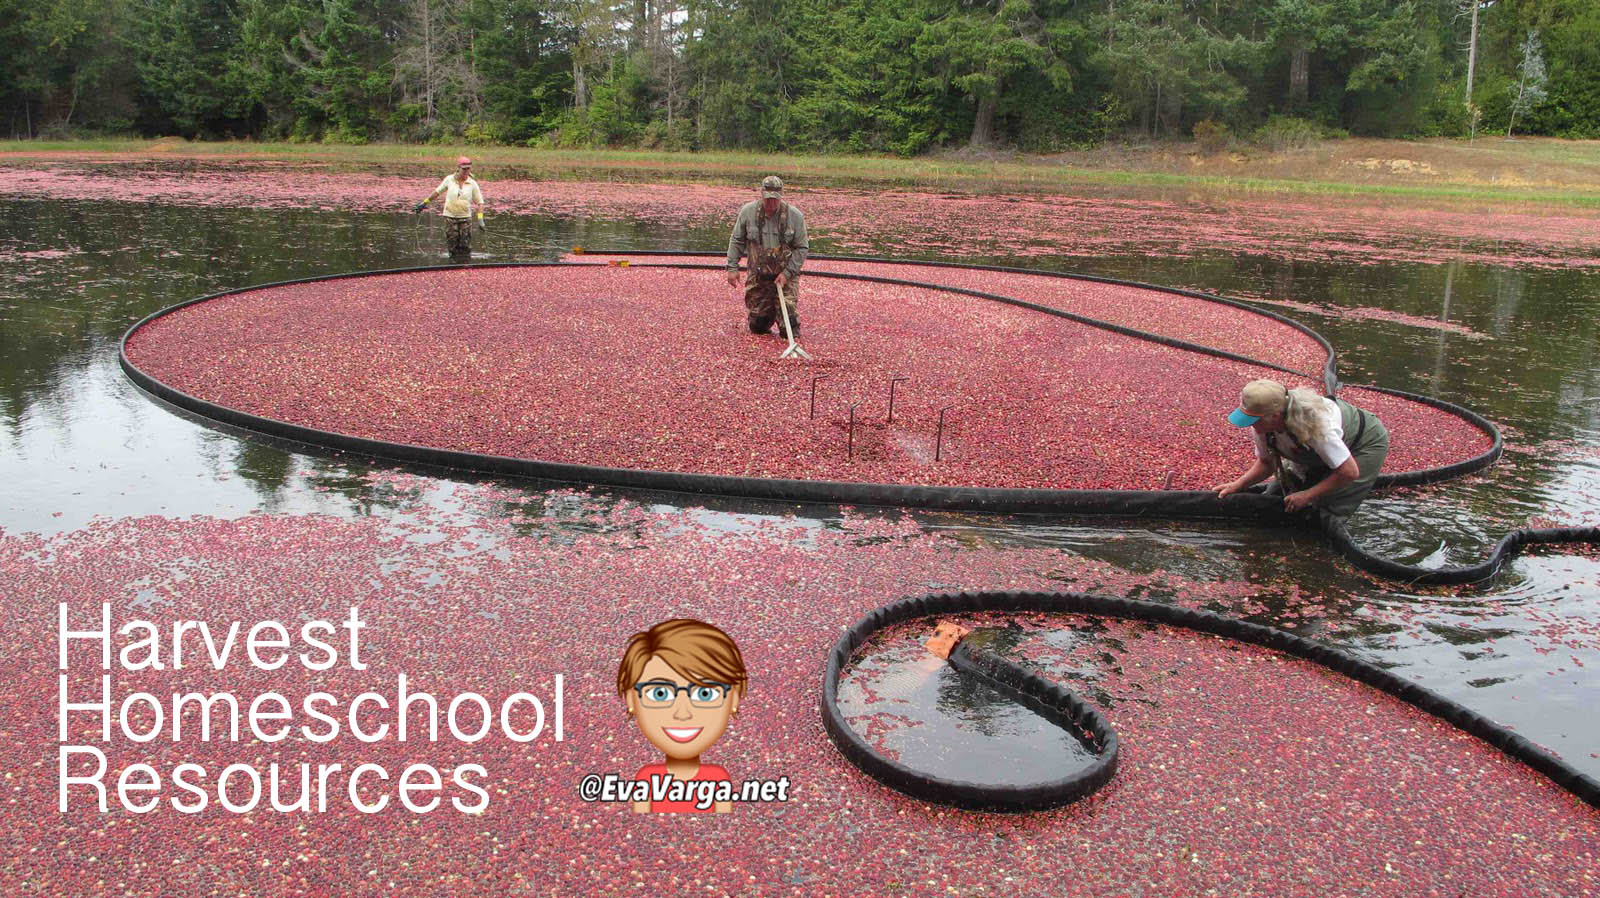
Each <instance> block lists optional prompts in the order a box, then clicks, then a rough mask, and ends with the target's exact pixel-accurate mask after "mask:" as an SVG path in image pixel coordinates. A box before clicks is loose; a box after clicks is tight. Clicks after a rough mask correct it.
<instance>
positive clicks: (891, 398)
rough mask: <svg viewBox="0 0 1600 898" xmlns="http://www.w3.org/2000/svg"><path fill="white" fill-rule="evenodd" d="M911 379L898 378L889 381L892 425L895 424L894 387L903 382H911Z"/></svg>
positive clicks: (890, 420) (890, 419) (890, 421)
mask: <svg viewBox="0 0 1600 898" xmlns="http://www.w3.org/2000/svg"><path fill="white" fill-rule="evenodd" d="M910 379H911V378H909V377H897V378H895V379H894V380H891V381H889V423H890V424H893V423H894V387H895V384H898V383H899V382H901V381H902V380H910Z"/></svg>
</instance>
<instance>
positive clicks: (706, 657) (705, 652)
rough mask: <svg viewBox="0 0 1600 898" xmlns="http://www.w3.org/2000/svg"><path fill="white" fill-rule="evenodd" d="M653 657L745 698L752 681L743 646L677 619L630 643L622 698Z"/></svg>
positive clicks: (620, 672) (621, 674)
mask: <svg viewBox="0 0 1600 898" xmlns="http://www.w3.org/2000/svg"><path fill="white" fill-rule="evenodd" d="M652 657H657V658H660V659H661V660H662V661H665V662H667V664H669V665H671V666H672V669H673V670H675V671H677V672H678V673H680V674H683V675H684V676H685V677H688V678H689V680H690V681H692V682H697V683H721V684H723V685H726V686H730V687H733V688H734V689H736V690H738V693H739V695H741V696H742V695H744V688H745V684H746V682H748V680H749V676H748V675H746V673H745V669H744V658H743V657H742V656H741V655H740V654H739V646H738V645H736V644H734V641H733V639H731V638H730V637H729V636H728V634H726V633H724V632H722V631H721V630H718V629H717V628H716V627H713V626H711V625H710V624H708V623H704V622H702V621H697V620H689V619H687V618H675V619H673V620H667V621H662V622H661V623H659V624H656V625H655V626H653V627H651V628H650V629H648V630H646V631H644V632H643V633H635V634H633V636H632V638H630V639H629V640H628V648H627V650H626V651H624V652H623V653H622V664H621V665H619V666H618V667H617V694H618V695H620V696H623V697H624V698H626V697H627V694H628V690H630V689H632V688H633V684H635V683H637V682H639V677H640V676H642V675H643V674H644V666H645V665H646V664H649V663H650V659H651V658H652Z"/></svg>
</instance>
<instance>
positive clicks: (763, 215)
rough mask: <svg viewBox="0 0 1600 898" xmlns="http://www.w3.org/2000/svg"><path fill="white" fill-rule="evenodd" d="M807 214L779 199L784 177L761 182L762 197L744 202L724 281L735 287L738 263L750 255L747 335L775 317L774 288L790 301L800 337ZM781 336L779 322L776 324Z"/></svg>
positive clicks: (730, 242)
mask: <svg viewBox="0 0 1600 898" xmlns="http://www.w3.org/2000/svg"><path fill="white" fill-rule="evenodd" d="M809 248H810V244H809V243H807V241H806V217H805V216H804V215H802V214H800V210H799V209H796V208H795V207H794V206H791V205H789V204H788V203H786V202H784V201H783V179H781V178H779V177H778V176H777V175H768V176H767V177H766V178H764V179H763V180H762V181H761V199H759V200H752V201H750V202H748V203H745V204H744V207H743V208H741V209H740V210H739V216H738V218H736V219H734V222H733V234H732V236H730V237H729V238H728V285H729V286H732V287H737V286H739V262H740V260H742V259H744V258H746V257H748V258H749V260H750V264H749V270H748V271H747V272H746V274H745V280H744V309H745V318H746V323H747V324H749V325H750V333H752V334H764V333H767V332H768V331H769V330H771V328H772V326H773V325H774V324H776V323H777V322H778V320H779V313H778V288H779V287H782V288H783V296H784V298H785V299H786V300H788V306H789V325H790V327H792V328H793V329H794V335H795V336H796V337H799V336H800V317H799V314H798V312H797V310H796V308H795V306H796V303H797V302H798V301H799V299H800V267H801V266H802V265H804V264H806V252H807V251H808V250H809ZM778 336H780V337H782V336H784V334H783V325H781V324H779V325H778Z"/></svg>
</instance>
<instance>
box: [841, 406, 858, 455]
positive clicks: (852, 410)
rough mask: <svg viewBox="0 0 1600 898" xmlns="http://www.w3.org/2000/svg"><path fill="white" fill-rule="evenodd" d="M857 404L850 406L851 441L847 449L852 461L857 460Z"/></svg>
mask: <svg viewBox="0 0 1600 898" xmlns="http://www.w3.org/2000/svg"><path fill="white" fill-rule="evenodd" d="M860 404H861V403H859V402H857V403H856V405H860ZM856 405H852V406H850V427H849V443H848V444H846V445H847V448H846V450H845V451H846V452H847V453H848V455H849V458H850V460H851V461H855V457H856Z"/></svg>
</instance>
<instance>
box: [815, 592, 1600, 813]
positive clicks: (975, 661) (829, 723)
mask: <svg viewBox="0 0 1600 898" xmlns="http://www.w3.org/2000/svg"><path fill="white" fill-rule="evenodd" d="M981 612H1057V613H1066V614H1088V615H1098V616H1101V617H1115V618H1122V619H1124V620H1136V621H1149V622H1152V623H1157V624H1164V625H1167V626H1172V627H1181V628H1183V629H1186V630H1193V631H1196V632H1199V633H1209V634H1212V635H1215V636H1221V637H1224V638H1226V639H1232V640H1236V641H1238V642H1247V643H1250V644H1252V645H1259V646H1263V647H1265V648H1268V649H1272V650H1274V651H1279V652H1284V653H1286V654H1289V655H1293V656H1295V657H1297V658H1302V659H1304V660H1307V661H1311V662H1314V663H1316V664H1320V665H1322V666H1323V667H1326V668H1329V669H1331V670H1334V671H1337V672H1339V673H1341V674H1344V675H1345V676H1347V677H1350V678H1351V679H1354V680H1357V681H1359V682H1362V683H1365V684H1366V685H1368V686H1371V687H1373V688H1374V689H1378V690H1380V691H1382V692H1385V693H1388V694H1389V695H1391V696H1393V697H1395V698H1397V699H1400V700H1401V701H1403V702H1406V703H1408V704H1410V705H1414V706H1415V707H1417V708H1419V709H1421V710H1423V711H1426V712H1427V713H1429V714H1432V715H1433V716H1435V717H1438V718H1440V719H1441V720H1444V721H1445V722H1447V723H1449V724H1451V725H1452V726H1455V727H1456V728H1458V729H1460V730H1463V731H1465V732H1467V733H1470V734H1471V735H1473V736H1476V737H1478V738H1479V739H1482V740H1483V741H1485V742H1487V743H1489V744H1490V745H1492V746H1494V747H1495V748H1498V749H1500V750H1501V751H1503V752H1505V753H1506V754H1507V755H1509V756H1511V757H1512V758H1515V759H1516V760H1518V761H1521V762H1522V763H1524V764H1526V765H1528V766H1529V767H1531V768H1533V769H1534V770H1536V771H1538V772H1539V773H1541V774H1543V775H1545V776H1546V777H1548V778H1549V779H1550V780H1551V781H1552V782H1554V783H1555V784H1556V785H1558V786H1560V787H1561V788H1563V789H1566V790H1567V791H1569V792H1571V793H1572V794H1573V795H1576V796H1577V797H1578V798H1579V799H1581V800H1583V801H1584V802H1585V803H1587V804H1589V805H1590V806H1592V807H1596V808H1600V780H1596V779H1594V778H1593V777H1591V776H1588V775H1587V774H1585V773H1583V772H1582V771H1580V770H1578V769H1577V768H1575V767H1573V766H1572V765H1570V764H1568V763H1566V762H1565V761H1562V760H1561V759H1559V758H1557V757H1555V756H1554V755H1552V754H1550V753H1549V752H1547V751H1546V750H1545V749H1543V748H1541V747H1539V746H1538V745H1536V744H1535V743H1533V742H1531V741H1529V740H1528V739H1527V738H1526V737H1524V736H1522V735H1519V734H1518V733H1516V732H1513V731H1512V730H1510V729H1507V728H1506V727H1503V726H1501V725H1500V724H1497V723H1495V722H1494V721H1493V720H1490V719H1489V718H1487V717H1485V716H1483V715H1482V714H1479V713H1478V712H1476V711H1473V710H1472V709H1470V708H1467V707H1466V706H1464V705H1461V704H1458V703H1456V702H1454V701H1452V700H1450V699H1448V698H1446V697H1444V696H1443V695H1440V694H1439V693H1437V692H1434V691H1432V690H1430V689H1427V688H1425V687H1423V686H1421V685H1419V684H1417V683H1415V682H1413V681H1411V680H1408V679H1405V678H1404V677H1401V676H1398V675H1396V674H1393V673H1391V672H1389V671H1387V670H1384V669H1383V668H1381V667H1378V666H1377V665H1375V664H1371V663H1369V662H1366V661H1363V660H1361V659H1359V658H1356V657H1355V656H1353V655H1349V654H1346V653H1345V652H1342V651H1339V650H1338V649H1336V648H1333V647H1332V646H1329V645H1325V644H1323V643H1320V642H1314V641H1312V640H1310V639H1306V638H1304V637H1301V636H1297V635H1295V634H1293V633H1288V632H1285V631H1283V630H1277V629H1273V628H1271V627H1264V626H1261V625H1260V624H1252V623H1249V622H1248V621H1241V620H1236V619H1234V618H1229V617H1223V616H1222V615H1220V614H1213V613H1211V612H1209V611H1200V610H1196V609H1191V608H1180V607H1177V606H1174V605H1163V604H1160V603H1156V602H1141V601H1138V600H1135V599H1123V598H1116V597H1112V596H1101V595H1094V594H1092V593H1080V592H963V593H940V594H935V595H926V596H922V597H920V598H910V599H902V600H900V601H898V602H891V603H890V604H888V605H884V606H882V607H879V608H876V609H874V610H873V611H871V612H869V613H868V614H867V615H866V616H865V617H862V618H861V619H860V620H858V621H856V623H855V624H854V625H853V626H851V627H850V628H849V629H848V630H846V631H845V633H844V635H843V636H841V637H839V640H838V642H836V643H834V646H833V649H832V651H830V652H829V654H828V662H827V668H826V671H825V672H824V674H823V678H822V723H823V726H824V727H825V728H826V729H827V731H828V736H829V738H831V739H832V740H833V742H834V744H835V745H836V746H838V748H839V751H840V753H842V754H843V755H844V756H845V758H847V759H848V760H849V761H850V762H851V763H852V764H855V765H856V766H857V767H859V768H861V769H862V770H863V771H864V772H866V773H867V774H868V775H870V776H871V777H872V778H874V779H876V780H878V781H879V782H881V783H883V784H884V785H886V786H888V787H890V788H892V789H895V790H896V791H899V792H903V793H905V794H906V795H909V796H911V797H913V798H917V799H921V800H923V801H927V802H932V803H936V804H944V805H951V806H954V807H958V808H966V809H969V810H983V811H1012V812H1019V811H1042V810H1046V809H1049V808H1054V807H1060V806H1061V805H1065V804H1070V803H1072V802H1074V801H1077V800H1079V799H1082V798H1084V797H1086V796H1088V795H1090V794H1093V793H1094V792H1095V791H1096V790H1098V789H1099V788H1101V787H1102V786H1104V785H1105V784H1106V783H1108V782H1110V780H1111V777H1112V775H1113V774H1114V773H1115V771H1116V766H1117V754H1118V741H1117V735H1116V732H1115V731H1114V730H1112V729H1111V726H1110V724H1109V723H1107V722H1106V721H1105V718H1104V717H1103V716H1101V715H1100V714H1099V713H1098V712H1096V711H1095V710H1094V709H1093V708H1090V707H1089V706H1088V705H1087V704H1086V703H1084V702H1083V701H1082V700H1081V699H1079V698H1078V697H1077V696H1075V695H1073V694H1072V693H1071V692H1070V691H1069V690H1067V689H1065V688H1063V687H1061V686H1059V685H1057V684H1055V683H1051V682H1050V681H1048V680H1046V679H1044V678H1043V677H1039V676H1037V675H1035V674H1032V673H1030V672H1029V671H1027V670H1025V669H1023V668H1021V667H1019V666H1017V665H1015V664H1012V663H1011V662H1009V661H1005V660H1004V659H1000V658H998V657H996V656H994V655H993V653H990V652H987V651H984V650H981V649H974V648H972V647H971V646H969V645H967V644H966V643H960V644H958V647H957V649H956V651H955V652H952V653H951V656H950V663H951V664H952V666H955V667H956V668H957V669H958V670H963V671H966V672H971V673H975V674H976V675H979V676H982V677H984V678H985V679H987V680H989V681H990V682H991V683H992V684H994V685H998V686H1000V687H1001V689H1002V691H1004V692H1006V693H1008V694H1011V695H1013V696H1019V695H1020V696H1026V697H1027V698H1026V704H1027V705H1028V707H1030V708H1033V709H1034V710H1036V711H1038V712H1039V713H1041V714H1042V715H1043V716H1044V717H1045V718H1046V719H1048V720H1050V721H1052V722H1054V723H1056V724H1057V725H1059V726H1062V727H1063V728H1064V729H1068V730H1069V732H1071V731H1073V730H1074V728H1076V730H1078V731H1082V732H1084V733H1086V734H1087V736H1088V739H1087V740H1086V741H1088V742H1089V743H1090V744H1091V745H1092V746H1093V747H1095V748H1097V749H1098V751H1099V755H1098V759H1097V760H1096V761H1095V762H1094V763H1093V764H1091V765H1090V766H1089V767H1087V768H1085V769H1083V770H1080V771H1077V772H1075V773H1074V774H1072V775H1070V776H1067V777H1063V778H1062V779H1059V780H1053V781H1050V782H1045V783H1038V784H1034V785H1026V786H993V785H986V784H982V783H972V782H967V781H963V780H955V779H950V778H947V777H941V776H936V775H933V774H928V773H923V772H921V771H918V770H916V769H914V768H911V767H908V766H906V765H905V764H902V763H900V762H899V761H896V760H893V759H891V758H888V757H885V756H884V755H882V754H880V753H879V752H878V751H877V750H876V749H874V748H873V747H872V745H871V744H870V743H868V742H867V740H866V739H864V738H862V736H861V734H860V733H858V732H856V731H855V729H854V728H853V727H851V726H850V723H849V721H848V720H846V719H845V717H844V714H843V712H842V711H840V710H839V679H840V677H841V676H842V675H843V673H844V669H845V667H846V666H847V665H848V664H849V663H850V659H851V658H852V657H853V656H854V654H855V652H856V650H857V649H858V648H860V647H861V645H862V644H863V643H865V642H866V641H867V639H869V638H870V637H871V636H872V634H874V633H876V632H878V631H879V630H882V629H884V628H886V627H889V626H891V625H893V624H897V623H900V622H902V621H907V620H913V619H916V618H922V617H933V616H936V615H942V614H975V613H981Z"/></svg>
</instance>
